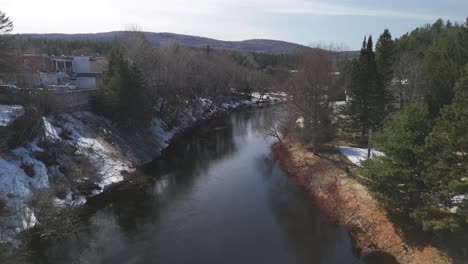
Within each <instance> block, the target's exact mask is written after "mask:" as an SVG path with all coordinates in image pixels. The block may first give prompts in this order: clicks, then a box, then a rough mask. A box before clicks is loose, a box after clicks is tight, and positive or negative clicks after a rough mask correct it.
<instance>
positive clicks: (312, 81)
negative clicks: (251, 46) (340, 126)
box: [288, 45, 337, 154]
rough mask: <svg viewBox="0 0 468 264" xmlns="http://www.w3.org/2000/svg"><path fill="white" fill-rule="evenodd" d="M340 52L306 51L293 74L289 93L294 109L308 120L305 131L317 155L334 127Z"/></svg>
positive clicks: (321, 47) (330, 50)
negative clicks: (335, 92)
mask: <svg viewBox="0 0 468 264" xmlns="http://www.w3.org/2000/svg"><path fill="white" fill-rule="evenodd" d="M336 56H337V53H336V50H335V49H333V47H332V46H328V47H327V46H323V45H318V46H315V47H314V48H312V49H308V50H305V51H304V52H303V53H302V54H301V56H300V61H299V65H298V68H297V72H294V73H292V74H291V77H290V80H289V87H288V92H289V94H290V95H291V96H292V100H291V101H290V105H291V106H292V109H293V111H294V112H296V113H297V114H298V116H301V117H302V118H303V119H304V129H305V133H306V135H307V136H309V135H310V136H311V140H312V142H313V148H314V150H313V151H314V154H317V153H318V148H319V142H320V140H321V139H324V138H326V135H327V133H328V131H327V130H328V128H329V127H330V124H331V115H332V113H333V111H332V107H331V102H330V100H331V96H330V95H331V94H333V91H334V90H335V89H336V82H337V76H336V74H335V72H336V68H337V67H336V61H337V60H336Z"/></svg>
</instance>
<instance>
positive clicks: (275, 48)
mask: <svg viewBox="0 0 468 264" xmlns="http://www.w3.org/2000/svg"><path fill="white" fill-rule="evenodd" d="M123 33H124V32H122V31H113V32H105V33H95V34H91V33H89V34H18V36H19V37H31V38H47V39H64V40H86V39H96V40H103V41H106V40H107V41H109V40H112V39H113V38H114V37H115V36H119V35H122V34H123ZM144 33H145V35H146V37H147V38H148V39H149V40H150V41H151V42H152V43H154V44H155V45H156V46H160V45H163V44H165V43H171V42H178V43H180V44H183V45H186V46H190V47H206V46H208V45H209V46H210V47H211V48H213V49H224V50H234V51H241V52H259V53H272V54H278V53H294V52H298V51H300V50H302V49H306V48H308V47H307V46H303V45H299V44H295V43H290V42H286V41H279V40H269V39H251V40H244V41H222V40H216V39H210V38H204V37H197V36H189V35H180V34H174V33H154V32H144Z"/></svg>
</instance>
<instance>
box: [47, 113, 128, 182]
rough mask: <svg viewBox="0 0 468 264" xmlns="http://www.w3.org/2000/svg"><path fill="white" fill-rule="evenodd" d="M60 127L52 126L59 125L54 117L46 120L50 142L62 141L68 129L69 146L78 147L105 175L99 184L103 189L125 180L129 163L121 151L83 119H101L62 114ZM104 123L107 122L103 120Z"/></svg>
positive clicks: (87, 114) (79, 151)
mask: <svg viewBox="0 0 468 264" xmlns="http://www.w3.org/2000/svg"><path fill="white" fill-rule="evenodd" d="M60 117H61V121H60V122H61V124H60V127H57V126H54V125H52V123H57V120H54V117H47V118H44V124H45V127H46V136H47V137H48V139H49V140H60V136H59V135H60V132H61V129H63V128H66V129H67V131H69V132H70V134H71V135H70V138H71V139H68V140H65V141H64V142H66V143H67V144H70V145H73V146H76V147H77V148H78V153H79V154H84V155H85V156H87V157H88V158H89V159H90V161H91V162H92V163H93V164H95V165H96V166H97V167H98V168H99V169H98V172H99V173H100V174H101V175H103V180H102V181H101V182H99V183H98V185H99V186H100V187H101V188H104V187H105V186H107V185H109V184H112V183H115V182H119V181H122V180H123V176H122V175H121V173H120V172H121V171H122V170H128V168H129V167H130V164H129V161H127V160H126V159H125V158H124V157H122V156H121V155H119V151H118V150H117V149H115V148H114V147H113V146H112V145H110V144H109V143H107V142H106V141H105V140H104V139H102V138H100V137H99V136H97V135H96V131H94V129H92V128H90V127H88V126H87V125H86V124H84V123H83V121H82V119H86V118H91V119H99V117H97V116H96V115H94V114H93V113H90V112H77V113H71V114H62V115H60ZM102 122H105V121H104V120H102Z"/></svg>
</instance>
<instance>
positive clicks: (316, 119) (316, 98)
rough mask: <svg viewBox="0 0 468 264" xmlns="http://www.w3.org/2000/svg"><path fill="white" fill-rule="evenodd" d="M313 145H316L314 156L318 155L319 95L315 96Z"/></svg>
mask: <svg viewBox="0 0 468 264" xmlns="http://www.w3.org/2000/svg"><path fill="white" fill-rule="evenodd" d="M312 130H313V135H312V136H313V144H314V155H317V154H318V143H319V140H318V130H319V129H318V95H317V93H315V95H314V123H313V129H312Z"/></svg>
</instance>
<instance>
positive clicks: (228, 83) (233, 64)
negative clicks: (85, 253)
mask: <svg viewBox="0 0 468 264" xmlns="http://www.w3.org/2000/svg"><path fill="white" fill-rule="evenodd" d="M112 46H113V47H112V51H111V53H110V56H109V65H108V69H107V71H106V72H105V74H104V77H103V79H102V83H101V85H100V86H99V87H98V89H97V90H96V93H95V96H94V102H95V103H94V105H95V110H96V111H97V112H99V113H102V114H104V115H105V116H107V117H110V118H111V119H112V120H114V121H117V122H118V123H119V124H121V125H124V124H125V125H124V126H126V127H133V126H134V125H139V126H140V127H144V126H147V125H148V124H149V122H148V120H150V118H148V116H154V114H158V115H164V113H165V111H167V110H168V109H170V108H171V109H174V108H176V109H183V108H184V107H185V106H186V105H187V104H190V103H191V102H195V101H197V100H199V99H201V98H203V99H209V100H210V101H211V102H212V103H213V104H214V105H220V104H221V103H222V102H223V101H224V100H225V99H226V98H227V97H229V96H231V95H233V94H236V93H242V94H244V95H251V94H252V93H253V92H259V93H260V94H264V93H266V92H267V91H271V90H276V89H279V85H278V83H280V82H281V80H280V79H281V78H278V77H277V76H276V74H275V71H274V70H267V69H266V68H262V67H261V66H260V65H259V64H258V63H257V61H256V60H255V58H254V56H253V55H252V54H248V53H238V52H233V51H222V50H213V49H210V48H209V47H206V48H189V47H185V46H182V45H180V44H178V43H170V44H167V45H164V46H162V47H155V46H154V45H153V44H152V43H151V42H150V41H149V40H148V39H147V38H146V37H145V35H144V34H143V33H142V32H139V31H127V32H125V33H124V34H122V35H121V36H119V38H118V39H117V38H116V39H115V40H114V43H113V45H112ZM275 69H276V70H278V71H287V70H286V69H284V68H281V67H279V66H276V67H275ZM123 119H124V120H123ZM135 122H136V123H135Z"/></svg>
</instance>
